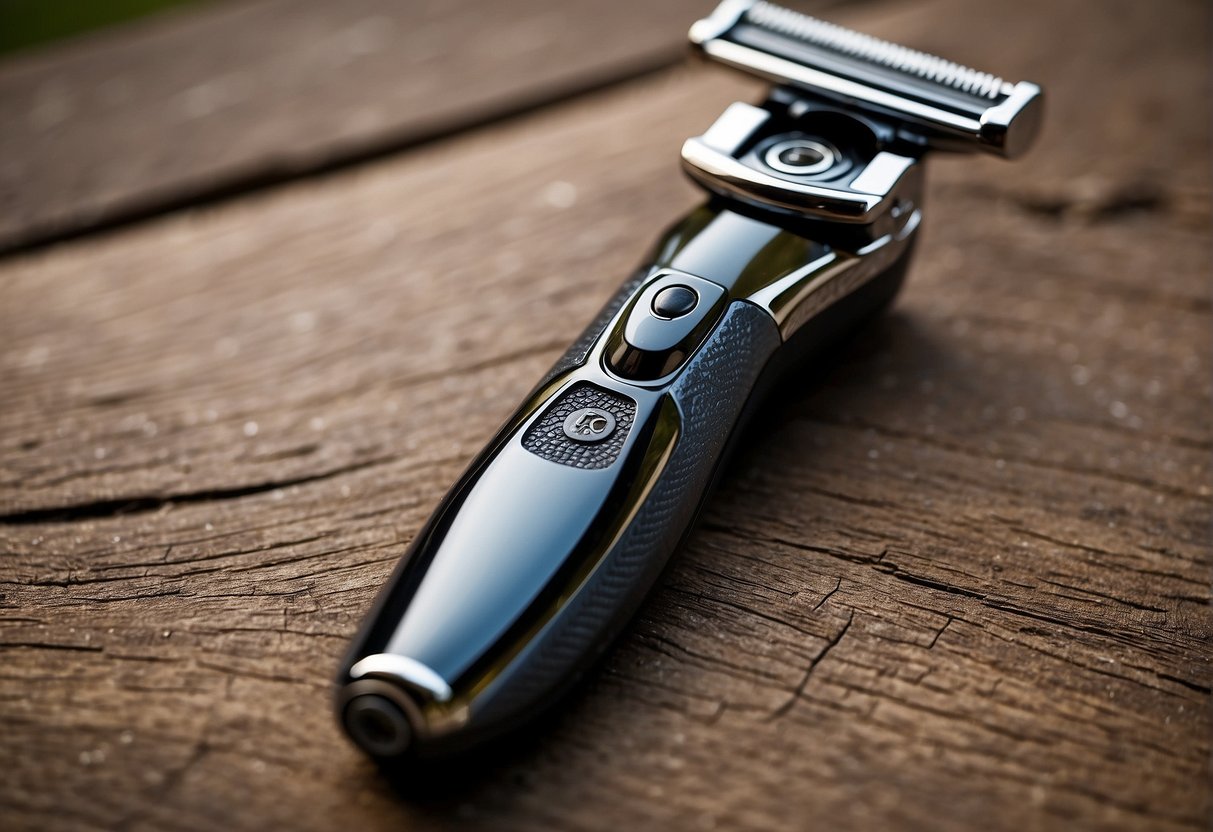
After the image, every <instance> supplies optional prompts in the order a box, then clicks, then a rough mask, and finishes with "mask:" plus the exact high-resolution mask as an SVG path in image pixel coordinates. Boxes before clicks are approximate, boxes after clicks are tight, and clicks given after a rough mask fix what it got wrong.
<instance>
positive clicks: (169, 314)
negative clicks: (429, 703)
mask: <svg viewBox="0 0 1213 832" xmlns="http://www.w3.org/2000/svg"><path fill="white" fill-rule="evenodd" d="M704 8H705V4H704V3H699V2H692V0H678V2H666V3H642V2H639V0H628V1H627V2H620V3H617V4H602V3H595V2H589V0H578V2H570V3H565V4H562V5H559V6H557V5H555V4H547V3H540V2H539V1H538V0H526V2H520V3H513V4H504V3H488V2H478V3H473V2H466V1H465V2H447V0H444V1H443V2H438V0H433V2H429V3H420V2H419V3H415V4H407V7H405V4H394V3H388V2H386V1H385V0H380V2H375V0H349V2H344V3H341V4H335V3H334V4H330V3H323V2H320V1H319V0H297V2H287V0H259V1H258V2H252V3H247V4H225V3H219V4H213V5H209V6H202V7H199V8H196V9H187V10H184V11H180V12H175V13H172V14H169V15H167V16H164V17H162V18H158V19H153V20H150V21H148V22H145V23H140V24H136V25H133V26H129V27H123V28H119V29H116V30H114V31H112V32H107V33H102V34H99V35H96V36H93V37H88V38H84V39H81V40H78V41H73V42H68V43H66V44H63V45H61V46H58V47H55V48H53V49H49V50H46V51H43V52H34V53H31V54H28V55H24V56H22V55H18V56H16V57H13V58H10V59H8V60H7V61H6V62H5V63H3V64H0V110H3V111H4V112H5V114H6V115H5V117H4V120H3V126H0V205H2V206H3V210H2V211H0V247H3V250H4V254H3V256H2V258H0V333H3V334H2V336H0V347H2V354H0V390H2V391H3V399H4V407H3V409H2V411H0V514H2V515H3V516H2V517H0V546H2V551H3V560H2V561H0V655H2V665H0V668H2V669H0V680H2V681H0V719H2V723H0V724H2V725H3V733H2V735H0V736H2V739H0V771H3V773H4V774H3V781H2V785H0V826H2V827H3V828H5V829H8V830H16V829H37V830H59V829H73V830H74V829H124V830H141V829H186V830H216V829H223V830H238V829H248V830H261V829H294V830H312V829H316V830H320V829H334V828H338V829H350V830H359V832H364V830H365V832H370V831H371V830H400V829H437V828H447V827H452V826H454V827H458V828H470V829H480V828H483V829H494V830H497V829H528V830H531V829H533V830H548V829H558V828H569V829H621V828H622V829H628V828H632V829H663V830H666V829H669V830H682V829H688V830H695V829H721V830H733V829H835V830H870V829H921V830H971V829H977V828H979V829H983V830H1021V829H1058V830H1062V829H1064V830H1072V829H1150V830H1181V829H1202V828H1206V824H1208V822H1209V819H1210V815H1209V813H1210V779H1209V759H1210V731H1211V720H1210V678H1211V676H1210V659H1211V658H1213V642H1211V636H1213V632H1211V630H1213V627H1211V620H1210V610H1209V599H1210V588H1209V578H1210V574H1209V568H1210V560H1211V558H1210V546H1209V542H1210V535H1209V531H1210V525H1209V524H1210V472H1209V467H1210V465H1209V464H1210V449H1211V448H1213V435H1211V434H1213V430H1211V429H1213V420H1211V419H1210V410H1209V406H1210V378H1211V376H1210V372H1211V368H1210V355H1211V353H1210V347H1211V329H1210V321H1211V315H1210V312H1211V306H1210V294H1209V289H1210V287H1209V251H1210V249H1209V238H1210V234H1209V227H1210V211H1209V197H1210V177H1209V162H1208V150H1209V142H1210V135H1209V133H1210V130H1209V123H1210V107H1209V92H1210V90H1209V74H1208V68H1207V65H1206V59H1207V55H1208V52H1209V32H1210V29H1209V22H1210V21H1209V10H1208V6H1207V4H1205V3H1202V2H1198V1H1197V0H1165V2H1158V3H1149V4H1147V3H1140V2H1132V0H1064V1H1063V2H1057V0H991V1H990V2H983V3H981V4H974V3H966V2H963V0H884V1H883V2H865V3H848V4H845V5H844V4H838V3H826V2H824V0H819V2H817V3H816V4H815V6H813V8H819V9H824V13H825V14H828V15H829V16H830V17H832V18H834V19H837V20H838V21H839V22H842V23H844V24H849V25H853V26H856V27H861V28H863V29H865V30H867V31H870V32H872V33H874V34H877V35H883V36H887V37H892V38H895V39H897V40H899V41H903V42H907V43H910V44H912V45H915V46H918V47H921V48H925V49H929V50H932V51H936V52H940V53H943V54H946V55H948V56H950V57H954V58H956V59H959V60H961V61H964V62H968V63H973V64H976V65H979V66H981V67H983V68H989V69H993V70H995V71H998V72H1000V73H1002V74H1004V75H1005V76H1007V77H1010V78H1016V79H1018V78H1021V77H1026V78H1030V79H1032V80H1035V81H1038V82H1040V83H1042V84H1044V85H1045V86H1046V87H1047V88H1048V90H1049V94H1050V112H1049V118H1048V125H1047V129H1046V130H1045V133H1044V136H1043V140H1042V142H1041V146H1040V147H1039V149H1038V150H1037V151H1035V152H1034V153H1033V154H1032V155H1031V156H1030V157H1029V158H1028V159H1026V160H1025V161H1023V162H1022V163H1019V164H1016V165H1008V164H1006V163H1002V162H999V161H997V160H992V159H991V160H985V159H982V160H974V159H968V158H966V159H939V160H937V161H935V162H934V163H933V165H932V170H931V180H930V188H929V195H928V196H929V209H930V212H931V213H930V217H929V220H928V223H929V227H928V228H927V230H926V231H925V235H924V240H923V242H922V245H921V247H920V253H919V258H918V260H917V262H916V265H915V266H914V268H913V270H912V273H911V278H910V282H909V285H908V287H907V289H906V290H905V292H904V294H903V295H902V297H901V299H900V300H899V302H898V304H897V305H896V307H895V308H894V309H893V311H892V312H891V314H889V315H888V316H887V317H885V318H883V319H882V320H880V321H879V322H877V323H875V324H873V325H871V326H870V327H869V328H867V329H866V330H864V331H863V332H862V333H861V334H860V335H859V336H858V337H857V338H855V339H854V340H853V341H852V342H851V343H849V344H848V345H847V346H846V347H845V348H843V349H840V350H839V351H838V352H837V354H836V355H834V356H832V357H831V360H830V362H829V366H828V367H823V368H816V369H814V370H811V371H809V372H806V375H805V379H804V383H803V384H798V383H797V380H795V379H793V380H791V381H790V383H789V386H788V388H787V390H786V391H785V392H784V394H783V395H781V396H780V397H779V400H778V401H776V402H774V403H773V404H772V405H771V406H770V407H769V408H768V409H767V413H766V414H765V416H764V417H763V423H762V427H761V429H760V430H758V431H755V432H754V433H753V434H752V438H751V439H750V441H749V442H748V444H747V445H746V447H745V448H744V450H743V452H742V453H741V455H740V456H739V458H738V460H737V461H736V463H735V464H734V465H733V466H732V468H731V470H730V472H729V474H728V475H727V476H726V477H725V479H724V481H723V484H722V486H721V488H720V490H719V491H718V492H717V494H716V496H715V497H714V499H713V500H712V502H711V504H710V507H709V509H708V511H707V512H706V516H705V518H704V520H703V522H702V524H701V526H700V528H699V530H698V532H697V533H696V534H695V535H694V536H693V538H692V539H691V541H690V543H689V545H688V546H687V547H686V548H685V550H684V551H683V552H681V553H680V555H679V556H678V557H677V558H676V559H675V562H674V563H673V565H672V567H671V569H670V571H669V573H668V574H667V577H666V579H665V580H664V582H663V583H662V585H661V587H660V589H659V590H658V591H657V592H656V593H655V594H654V595H653V597H652V598H651V600H650V601H649V602H648V603H647V605H646V606H645V607H644V609H643V611H642V613H641V614H640V615H639V617H638V618H637V619H636V621H635V622H634V624H633V625H632V626H631V628H630V629H629V630H628V631H627V633H626V634H625V636H624V637H623V638H622V639H621V641H620V642H619V643H618V645H617V646H616V647H615V648H614V649H613V650H612V652H611V653H610V654H609V655H608V657H607V658H606V660H605V661H603V662H602V663H601V664H600V665H599V666H598V668H597V669H596V670H595V672H594V673H593V674H592V675H591V677H590V679H589V680H588V682H587V683H586V684H585V685H584V686H583V687H582V688H581V689H580V690H579V691H578V693H577V694H576V695H574V696H573V697H572V699H571V701H570V702H569V704H568V706H567V707H565V708H563V709H562V710H561V711H560V712H559V714H558V715H557V717H556V718H555V719H553V720H552V721H551V724H548V725H546V726H545V727H544V728H543V730H542V731H540V732H537V733H536V735H535V736H534V737H533V738H532V739H530V740H529V741H527V742H525V743H520V747H519V748H518V749H517V751H516V753H513V754H511V755H507V758H506V759H503V760H500V761H497V762H496V763H495V764H494V765H492V766H487V767H481V768H480V769H477V770H476V771H475V773H469V774H468V775H467V777H466V782H462V783H460V784H458V785H457V786H456V787H452V788H450V789H442V790H434V791H424V792H423V793H421V794H417V793H416V790H415V789H414V790H413V791H414V793H413V794H412V796H410V797H408V798H402V797H401V796H400V795H398V794H397V793H396V791H395V790H394V789H393V788H392V786H391V785H390V784H389V783H387V782H386V781H385V780H384V779H382V778H380V777H379V776H377V775H376V773H375V771H374V769H373V768H372V766H371V765H370V763H368V762H367V761H366V760H364V759H363V758H362V757H361V756H360V755H359V754H358V753H357V752H356V751H355V750H354V749H353V748H352V747H351V746H350V745H348V744H347V743H346V742H345V741H344V740H343V739H342V737H341V736H340V735H339V733H338V731H337V729H336V727H335V725H334V723H333V719H332V716H331V714H330V710H329V692H330V688H329V686H330V679H331V676H332V674H333V672H334V670H335V666H336V662H337V659H338V657H339V655H340V653H341V651H342V649H343V647H344V644H345V642H346V640H347V638H348V637H349V636H350V635H351V634H352V633H353V631H354V629H355V627H356V626H357V624H358V622H359V620H360V617H361V616H362V615H363V613H364V612H365V611H366V609H367V605H368V603H369V601H370V599H371V597H372V596H373V594H374V593H375V591H376V588H377V587H378V585H379V584H380V582H381V581H382V579H383V578H384V576H385V575H386V574H387V572H388V570H389V569H390V568H391V566H392V564H393V563H394V562H395V560H396V559H397V558H398V557H399V556H400V554H401V553H402V552H403V551H404V549H405V547H406V545H407V543H408V542H409V540H410V539H411V538H412V536H413V535H414V534H415V533H416V531H417V529H418V527H419V526H420V524H421V523H422V522H423V520H424V518H425V517H426V515H427V514H428V512H429V511H430V510H431V509H432V508H433V507H434V505H435V504H436V502H437V500H438V499H439V498H440V496H441V494H442V493H443V491H444V490H445V488H446V487H447V486H448V485H449V484H450V483H451V482H453V480H454V479H455V477H456V476H457V475H458V473H459V471H460V470H461V469H462V467H463V466H464V465H465V464H466V463H467V462H468V460H469V458H470V457H471V455H472V454H473V453H474V452H475V451H477V450H478V449H479V447H480V446H481V445H482V443H483V442H484V441H485V440H486V439H487V437H488V436H489V435H490V434H491V432H492V431H493V429H494V428H495V427H496V426H497V425H498V424H499V423H500V422H501V421H502V420H503V419H504V418H505V416H506V415H507V414H508V413H509V412H510V410H511V409H512V407H513V406H514V404H515V403H516V402H517V401H518V400H519V398H520V397H521V396H522V395H523V394H524V393H525V391H526V390H527V389H528V388H529V386H530V385H531V384H532V383H533V382H534V381H535V380H536V379H537V378H538V377H539V376H540V375H541V374H542V372H543V371H544V369H545V368H546V367H547V365H548V364H549V363H550V362H551V361H552V360H553V359H554V358H555V357H556V356H557V355H558V354H559V353H560V352H561V351H562V349H563V347H564V345H566V344H567V343H568V342H569V341H570V339H571V338H573V337H574V336H575V334H576V333H577V332H578V330H579V329H580V327H581V326H582V324H583V323H584V322H585V321H586V320H588V318H589V317H590V316H591V315H592V314H593V312H594V311H595V309H596V308H597V306H598V305H599V304H600V303H601V302H602V300H603V299H604V298H605V297H606V296H607V295H608V293H609V292H610V291H611V289H612V287H613V286H614V285H616V284H617V283H618V282H619V281H620V280H621V279H622V278H623V277H624V276H625V275H626V274H627V273H628V271H629V270H630V268H631V267H632V266H633V265H634V263H635V262H636V261H637V260H638V258H639V257H640V256H641V254H642V252H643V251H644V250H645V248H646V246H647V245H648V244H649V243H650V241H651V239H652V238H653V236H654V234H655V232H656V229H658V228H659V227H661V226H662V225H663V224H665V223H667V222H669V221H671V220H673V219H674V218H675V217H677V216H678V215H679V213H680V212H683V211H685V210H687V209H688V208H690V207H691V206H693V205H694V204H695V203H696V201H697V200H699V199H700V198H701V195H700V194H699V193H697V192H696V190H695V189H694V188H692V187H691V186H690V185H689V184H687V183H686V182H685V181H684V180H683V179H682V178H681V177H680V174H679V172H678V165H677V163H676V162H677V148H678V146H679V143H680V142H681V141H682V140H683V139H684V138H685V137H686V136H689V135H694V134H697V133H699V132H701V131H702V130H703V128H705V127H706V126H707V125H708V124H709V123H710V122H711V121H712V119H713V118H714V117H715V116H716V114H717V113H718V112H719V111H720V110H721V108H722V107H724V106H725V105H727V104H728V103H729V102H731V101H734V100H738V99H752V98H754V97H755V95H756V94H757V92H758V90H759V87H758V86H757V85H754V84H752V83H749V82H746V81H744V80H742V79H740V78H739V77H735V76H732V75H730V74H727V73H725V72H724V71H722V70H716V69H712V68H708V67H701V66H700V67H691V66H685V65H683V64H682V63H681V62H680V56H681V54H682V45H681V41H682V38H683V32H684V30H685V27H686V24H687V23H688V22H689V21H690V20H691V19H693V18H694V17H695V16H696V15H697V14H698V13H699V12H701V11H702V10H703V9H704Z"/></svg>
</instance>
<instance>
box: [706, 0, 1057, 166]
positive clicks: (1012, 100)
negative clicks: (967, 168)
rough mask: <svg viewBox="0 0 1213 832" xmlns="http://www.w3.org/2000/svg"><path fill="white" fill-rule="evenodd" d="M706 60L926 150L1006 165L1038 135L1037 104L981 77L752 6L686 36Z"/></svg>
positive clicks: (1027, 91) (1035, 91)
mask: <svg viewBox="0 0 1213 832" xmlns="http://www.w3.org/2000/svg"><path fill="white" fill-rule="evenodd" d="M690 39H691V42H692V43H693V44H694V45H695V46H696V47H698V48H699V49H700V50H702V52H703V54H704V55H706V56H707V57H709V58H711V59H713V60H716V61H719V62H721V63H723V64H726V65H728V66H731V67H733V68H735V69H740V70H743V71H745V72H748V73H751V74H754V75H758V76H760V77H762V78H766V79H767V80H769V81H772V82H774V83H776V84H789V85H792V86H795V87H797V88H798V89H801V90H804V91H806V92H810V93H811V94H812V95H814V96H817V97H820V98H824V99H828V100H830V101H833V102H835V103H838V104H841V105H843V106H845V107H849V108H854V109H857V110H865V109H866V110H872V111H875V112H878V113H881V114H884V115H887V116H893V117H895V118H896V119H898V120H899V121H902V122H908V123H910V124H912V126H913V128H914V129H915V131H916V132H917V133H918V134H919V135H920V136H921V137H923V138H925V139H926V140H927V141H928V142H929V143H930V146H931V147H934V148H936V149H945V150H984V151H987V152H990V153H994V154H997V155H1000V156H1003V157H1006V158H1015V157H1017V156H1019V155H1020V154H1022V153H1023V152H1024V151H1026V150H1027V149H1028V147H1029V146H1031V144H1032V142H1033V141H1034V140H1035V138H1036V135H1037V133H1038V132H1039V129H1040V121H1041V113H1042V105H1043V100H1044V94H1043V92H1042V91H1041V89H1040V87H1038V86H1037V85H1035V84H1032V83H1029V82H1027V81H1021V82H1019V83H1017V84H1012V83H1010V82H1007V81H1003V80H1002V79H1001V78H998V77H996V76H994V75H991V74H990V73H987V72H980V71H978V70H975V69H970V68H969V67H966V66H961V65H960V64H957V63H954V62H952V61H947V60H944V59H943V58H938V57H936V56H934V55H928V54H926V53H924V52H918V51H916V50H913V49H907V48H905V47H903V46H899V45H897V44H893V43H888V42H886V41H882V40H879V39H878V38H874V37H870V36H868V35H864V34H861V33H859V32H853V31H850V30H848V29H844V28H843V27H841V26H836V25H834V24H831V23H826V22H824V21H821V20H817V19H816V18H813V17H809V16H808V15H804V14H800V13H798V12H794V11H791V10H790V9H785V8H781V7H780V6H777V5H775V4H774V3H767V2H761V1H760V0H759V1H758V2H756V1H755V0H726V2H724V3H721V4H720V6H719V7H718V8H717V9H716V10H715V11H714V12H713V13H712V14H711V15H710V16H709V17H708V18H706V19H704V20H701V21H699V22H697V23H696V24H695V25H694V26H692V27H691V31H690Z"/></svg>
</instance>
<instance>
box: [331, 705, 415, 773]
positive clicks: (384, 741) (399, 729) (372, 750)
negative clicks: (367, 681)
mask: <svg viewBox="0 0 1213 832" xmlns="http://www.w3.org/2000/svg"><path fill="white" fill-rule="evenodd" d="M342 718H343V720H344V722H345V728H346V731H348V732H349V735H350V737H351V738H353V740H354V742H356V743H357V744H358V745H359V746H360V747H361V748H362V749H363V750H364V751H366V752H367V753H368V754H370V755H372V756H374V757H397V756H399V755H401V754H403V753H404V752H405V751H407V750H408V748H409V746H410V745H411V744H412V742H413V729H412V726H411V725H410V724H409V720H408V717H407V716H405V714H404V711H403V710H401V708H400V706H399V705H397V704H396V703H395V702H393V701H392V700H390V699H388V698H387V697H386V696H380V695H379V694H375V693H364V694H360V695H358V696H355V697H354V698H353V699H351V700H350V701H349V702H347V703H346V706H345V711H344V713H343V715H342Z"/></svg>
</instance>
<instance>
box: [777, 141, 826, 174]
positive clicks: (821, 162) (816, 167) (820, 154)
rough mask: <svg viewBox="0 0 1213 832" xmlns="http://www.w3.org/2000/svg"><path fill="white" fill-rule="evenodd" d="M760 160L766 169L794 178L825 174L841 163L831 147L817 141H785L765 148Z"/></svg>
mask: <svg viewBox="0 0 1213 832" xmlns="http://www.w3.org/2000/svg"><path fill="white" fill-rule="evenodd" d="M762 160H763V162H764V163H766V165H767V167H769V168H772V169H773V170H777V171H779V172H780V173H790V174H793V175H795V176H813V175H814V174H818V173H825V172H826V171H828V170H830V169H831V168H833V167H834V166H835V165H837V164H839V163H840V162H841V161H843V157H842V154H841V153H839V152H838V149H837V148H835V147H834V146H833V145H831V144H829V143H827V142H824V141H821V140H819V139H808V138H801V139H787V140H785V141H781V142H777V143H775V144H773V145H771V146H770V147H769V148H767V151H766V153H765V154H763V157H762Z"/></svg>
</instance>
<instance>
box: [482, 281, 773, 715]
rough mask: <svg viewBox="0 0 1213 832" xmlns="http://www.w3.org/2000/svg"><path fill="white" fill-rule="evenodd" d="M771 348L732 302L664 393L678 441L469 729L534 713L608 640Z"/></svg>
mask: <svg viewBox="0 0 1213 832" xmlns="http://www.w3.org/2000/svg"><path fill="white" fill-rule="evenodd" d="M779 346H780V336H779V331H778V329H777V328H776V326H775V323H774V321H773V320H772V319H771V317H770V316H769V315H768V314H767V313H766V312H764V311H763V310H761V309H759V308H757V307H755V306H752V305H750V304H748V303H745V302H742V301H737V302H734V303H733V304H732V305H731V306H729V307H728V308H727V309H726V310H725V313H724V314H723V316H722V318H721V321H720V323H719V324H718V325H717V327H716V328H715V329H714V330H713V332H712V333H711V334H710V335H709V336H708V338H707V340H706V341H705V343H704V344H703V345H702V346H701V347H700V348H699V350H698V351H696V353H695V354H694V355H692V356H691V358H690V359H689V360H688V362H687V364H686V365H685V367H684V368H683V369H682V371H681V373H680V375H679V376H678V378H677V379H676V381H675V382H674V383H673V384H672V385H671V388H670V390H669V393H668V395H669V397H670V400H671V402H672V404H673V406H675V407H676V408H677V410H678V413H679V421H680V434H679V437H678V439H677V442H676V444H675V447H674V449H673V451H672V453H671V455H670V458H669V460H668V461H667V463H666V466H665V468H664V470H663V471H662V473H661V474H660V475H659V477H658V479H657V481H656V483H655V484H654V486H653V488H652V490H651V491H650V492H649V494H648V495H647V497H646V499H645V500H644V502H643V504H642V505H641V506H640V508H639V509H638V511H637V512H636V514H635V516H634V518H633V519H632V521H631V523H630V524H629V525H628V527H627V528H626V529H625V530H624V532H623V533H622V534H621V535H620V536H619V538H618V540H617V542H616V544H615V545H614V546H613V547H612V548H611V549H610V550H609V551H608V552H607V553H606V555H605V556H604V557H603V559H602V560H601V561H600V563H599V565H598V566H597V568H596V569H595V570H594V571H593V572H592V573H591V574H590V575H589V577H588V578H587V579H586V580H585V582H584V583H583V584H582V585H581V587H580V588H579V589H578V591H577V592H576V593H575V594H574V595H573V596H572V597H571V598H569V599H568V601H567V602H566V603H565V605H564V606H563V607H562V608H561V609H560V610H559V611H558V613H557V614H556V616H555V617H554V618H553V619H552V620H550V621H549V622H547V624H546V625H545V627H544V629H543V630H542V631H541V632H540V633H538V634H537V636H536V637H535V638H534V639H532V641H531V642H530V643H529V644H528V646H527V647H526V648H525V649H524V651H523V653H521V654H520V655H519V656H518V657H517V658H516V659H515V660H514V661H513V662H512V663H511V666H510V668H509V669H508V670H506V671H505V672H504V673H503V674H502V676H501V677H499V678H498V679H497V680H496V681H495V683H494V688H495V689H494V690H492V691H491V693H490V695H488V696H486V697H485V699H484V701H482V702H481V703H480V706H479V708H478V712H477V713H474V714H472V722H473V723H480V724H482V725H488V724H492V723H503V722H506V721H509V720H513V719H515V718H517V717H519V716H523V715H526V714H527V713H529V712H532V711H535V710H538V709H539V708H541V707H542V705H543V704H545V703H547V702H549V701H550V700H551V698H552V695H553V693H554V692H556V691H558V690H559V689H560V688H562V687H563V686H564V685H565V684H566V683H568V682H569V681H571V680H572V679H573V678H574V677H575V676H576V675H577V673H578V672H579V671H580V670H582V669H583V668H584V667H585V666H586V665H587V664H589V663H590V662H592V661H593V659H594V658H596V657H597V656H598V655H599V654H600V653H601V652H602V650H603V649H605V648H606V646H607V645H608V644H609V643H610V642H611V640H612V639H613V637H614V636H615V635H616V634H617V633H618V632H619V630H620V629H621V628H622V627H623V625H624V624H625V623H626V622H627V620H628V619H629V618H630V617H631V616H632V614H633V613H634V612H635V610H636V608H637V607H638V606H639V604H640V602H641V600H642V599H643V598H644V597H645V595H646V594H647V593H648V591H649V589H650V588H651V587H652V585H653V583H654V582H655V581H656V579H657V578H658V576H659V575H660V574H661V572H662V569H663V567H664V566H665V565H666V563H667V561H668V560H669V558H670V556H671V554H673V552H674V550H675V549H676V548H677V547H678V545H679V543H680V542H681V540H682V539H683V537H684V536H685V534H686V533H687V531H688V530H689V528H690V527H691V524H692V523H693V521H694V519H695V517H696V515H697V514H698V512H699V509H700V508H701V507H702V504H703V502H704V501H705V500H706V498H707V492H708V489H709V485H710V484H711V481H712V479H713V475H714V474H715V472H716V470H717V467H718V465H719V464H720V462H721V457H722V454H723V452H724V449H725V446H726V444H727V442H728V439H729V436H730V434H731V433H732V432H733V430H734V428H735V426H736V424H737V421H738V418H739V416H740V415H741V413H742V411H743V409H744V408H745V406H746V403H747V401H748V400H749V398H750V395H751V392H752V390H753V387H754V385H755V383H756V382H757V380H758V378H759V376H760V374H761V373H762V370H763V368H764V367H765V366H766V364H767V362H768V360H769V359H770V358H771V356H772V355H773V354H774V353H775V351H776V350H777V349H778V347H779Z"/></svg>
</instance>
